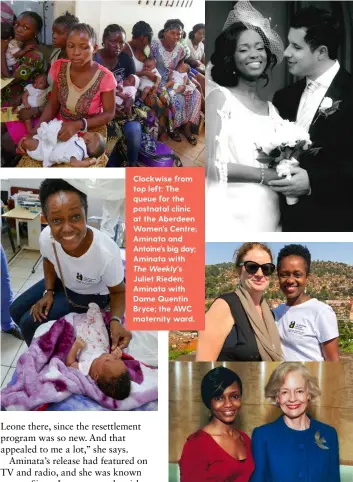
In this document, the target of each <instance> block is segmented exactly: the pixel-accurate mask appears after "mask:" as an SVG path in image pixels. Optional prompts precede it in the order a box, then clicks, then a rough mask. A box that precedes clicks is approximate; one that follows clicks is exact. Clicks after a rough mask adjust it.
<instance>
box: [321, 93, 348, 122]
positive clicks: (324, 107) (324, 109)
mask: <svg viewBox="0 0 353 482" xmlns="http://www.w3.org/2000/svg"><path fill="white" fill-rule="evenodd" d="M341 102H342V101H341V100H335V101H333V100H332V99H331V97H324V99H323V101H322V102H321V104H320V106H319V115H324V116H325V118H326V117H328V116H329V115H332V114H334V113H335V112H337V111H338V110H339V108H340V103H341Z"/></svg>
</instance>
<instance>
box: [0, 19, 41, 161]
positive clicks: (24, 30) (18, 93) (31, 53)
mask: <svg viewBox="0 0 353 482" xmlns="http://www.w3.org/2000/svg"><path fill="white" fill-rule="evenodd" d="M42 25H43V21H42V19H41V17H40V16H39V15H38V14H37V13H35V12H23V13H21V15H19V17H18V18H17V20H16V22H15V24H14V28H13V30H14V35H15V38H14V39H13V41H15V42H16V45H17V49H18V52H20V53H21V57H19V58H14V59H13V60H14V63H13V65H12V67H11V72H10V73H11V76H12V77H14V80H13V81H12V82H11V84H9V85H8V86H6V87H5V88H4V89H2V90H1V105H2V107H15V106H18V105H20V104H21V102H22V95H23V93H24V90H25V87H26V85H27V84H30V83H31V82H32V81H33V80H34V79H35V78H36V76H37V75H38V74H41V73H43V72H45V61H44V56H43V54H42V52H41V51H40V50H39V48H38V46H39V42H38V35H39V32H40V31H41V29H42ZM4 30H5V28H4ZM9 41H10V39H8V40H2V41H1V50H2V62H5V59H6V53H7V49H8V44H9ZM13 41H12V42H13ZM2 70H3V69H2ZM19 125H20V126H21V129H20V131H19V133H18V132H17V130H18V126H19ZM3 126H4V125H3ZM5 130H6V131H7V132H5ZM25 133H26V128H25V126H24V125H23V124H22V123H20V122H7V123H6V128H5V127H3V128H2V136H1V141H2V151H3V154H2V155H3V157H4V158H6V159H7V157H8V159H7V160H8V162H9V163H11V161H13V158H14V157H15V145H14V143H15V144H16V143H17V142H18V140H19V139H20V138H21V137H22V136H23V135H24V134H25Z"/></svg>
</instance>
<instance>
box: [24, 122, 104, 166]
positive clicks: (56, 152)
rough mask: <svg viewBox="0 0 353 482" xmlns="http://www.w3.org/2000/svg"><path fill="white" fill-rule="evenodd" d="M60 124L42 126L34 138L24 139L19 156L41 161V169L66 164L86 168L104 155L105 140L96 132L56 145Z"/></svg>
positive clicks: (51, 123)
mask: <svg viewBox="0 0 353 482" xmlns="http://www.w3.org/2000/svg"><path fill="white" fill-rule="evenodd" d="M61 127H62V121H59V120H57V119H54V120H52V121H50V122H48V123H47V122H43V123H42V124H41V125H40V127H39V128H38V131H37V134H36V135H35V136H33V137H23V138H22V139H21V140H20V142H19V144H18V152H19V153H20V154H26V153H27V154H28V155H29V156H30V157H31V158H32V159H34V160H36V161H43V167H50V166H52V165H53V164H60V163H66V164H70V166H72V167H89V166H93V165H94V164H96V163H97V160H96V159H86V160H85V158H86V157H93V158H97V157H99V156H101V155H102V154H103V153H104V151H105V140H104V137H103V136H102V135H101V134H99V133H98V132H84V133H82V134H81V133H79V134H75V135H74V136H72V137H71V139H69V140H68V141H65V142H61V141H58V134H59V132H60V129H61Z"/></svg>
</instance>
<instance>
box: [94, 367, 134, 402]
mask: <svg viewBox="0 0 353 482" xmlns="http://www.w3.org/2000/svg"><path fill="white" fill-rule="evenodd" d="M97 386H98V388H99V389H100V390H102V392H103V393H104V394H105V395H107V396H108V397H111V398H114V400H124V399H125V398H127V397H128V396H129V395H130V391H131V377H130V373H129V371H128V370H126V371H125V372H124V373H122V374H121V375H120V376H118V377H117V378H110V379H108V378H106V377H104V376H101V377H100V378H98V380H97Z"/></svg>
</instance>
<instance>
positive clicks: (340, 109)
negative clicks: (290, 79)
mask: <svg viewBox="0 0 353 482" xmlns="http://www.w3.org/2000/svg"><path fill="white" fill-rule="evenodd" d="M288 40H289V46H288V47H287V49H286V51H285V52H284V55H285V57H286V58H287V62H288V68H289V72H290V73H291V74H293V75H296V76H300V77H301V76H305V77H304V78H303V79H302V80H301V81H299V82H297V83H296V84H293V85H291V86H289V87H286V88H284V89H282V90H280V91H278V92H276V94H275V96H274V99H273V103H274V105H275V106H276V107H277V109H278V110H279V113H280V115H281V117H283V118H284V119H289V120H290V121H293V122H295V121H297V123H298V124H299V125H301V126H302V127H304V128H306V129H307V130H308V132H309V135H310V139H311V141H312V142H313V146H312V147H315V148H320V149H319V151H318V153H317V154H316V155H313V154H312V153H305V154H303V155H302V156H301V157H300V159H299V161H300V166H299V167H297V168H293V171H292V172H293V176H292V178H291V179H290V180H286V179H281V180H278V181H271V182H270V183H269V185H270V186H271V188H272V189H273V190H275V191H276V192H278V193H282V194H283V196H281V197H280V199H281V219H282V229H283V231H316V232H321V231H338V232H340V231H352V232H353V76H352V75H350V74H349V73H348V72H346V71H345V70H344V69H343V68H342V67H341V66H340V64H339V62H338V60H337V51H338V46H339V43H340V31H339V27H338V24H337V22H336V21H335V20H334V18H333V17H332V16H331V15H330V14H329V13H328V12H326V11H325V10H321V9H318V8H316V7H313V6H311V7H307V8H303V9H302V10H300V11H299V12H298V14H297V15H296V17H295V18H294V19H293V21H292V23H291V27H290V30H289V34H288ZM285 196H296V197H298V198H299V201H298V203H297V204H295V205H290V206H288V205H287V204H286V201H285Z"/></svg>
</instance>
